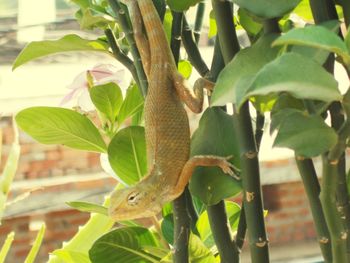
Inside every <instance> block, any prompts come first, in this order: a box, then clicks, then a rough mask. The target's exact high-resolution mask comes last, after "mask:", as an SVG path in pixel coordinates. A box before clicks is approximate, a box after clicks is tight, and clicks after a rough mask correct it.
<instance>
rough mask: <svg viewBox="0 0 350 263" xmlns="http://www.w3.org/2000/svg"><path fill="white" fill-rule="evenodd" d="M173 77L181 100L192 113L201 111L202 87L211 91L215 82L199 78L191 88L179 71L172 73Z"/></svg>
mask: <svg viewBox="0 0 350 263" xmlns="http://www.w3.org/2000/svg"><path fill="white" fill-rule="evenodd" d="M173 79H174V86H175V89H176V92H177V94H178V96H179V98H180V99H181V100H182V102H184V103H185V104H186V105H187V107H189V108H190V110H191V111H193V112H194V113H200V112H202V109H203V99H204V95H203V89H207V90H209V91H212V90H213V88H214V85H215V83H213V82H211V81H209V80H207V79H205V78H199V79H198V80H197V81H196V82H195V84H194V87H193V90H192V89H191V88H190V87H189V86H188V84H187V83H186V80H185V79H184V78H183V77H182V75H181V74H180V73H178V72H176V73H174V74H173Z"/></svg>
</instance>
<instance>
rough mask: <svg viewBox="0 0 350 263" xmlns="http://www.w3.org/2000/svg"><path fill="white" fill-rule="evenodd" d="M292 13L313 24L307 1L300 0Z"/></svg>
mask: <svg viewBox="0 0 350 263" xmlns="http://www.w3.org/2000/svg"><path fill="white" fill-rule="evenodd" d="M293 13H295V14H297V15H298V16H299V17H301V18H303V19H304V20H306V21H307V22H313V20H314V18H313V16H312V12H311V8H310V2H309V0H302V1H301V2H300V3H299V4H298V6H297V7H296V8H295V9H294V10H293Z"/></svg>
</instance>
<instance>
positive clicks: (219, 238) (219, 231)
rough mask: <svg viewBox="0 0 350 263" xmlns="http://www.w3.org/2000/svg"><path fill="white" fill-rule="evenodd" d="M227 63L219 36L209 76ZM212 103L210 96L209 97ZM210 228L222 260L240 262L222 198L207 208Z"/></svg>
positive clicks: (215, 77) (213, 75) (214, 79)
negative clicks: (224, 59) (224, 60)
mask: <svg viewBox="0 0 350 263" xmlns="http://www.w3.org/2000/svg"><path fill="white" fill-rule="evenodd" d="M224 66H225V63H224V62H223V57H222V53H221V48H220V43H219V38H218V37H217V38H216V41H215V47H214V54H213V60H212V65H211V70H210V72H209V74H208V78H209V80H211V81H214V82H215V81H216V79H217V77H218V75H219V73H220V71H221V70H222V69H223V68H224ZM209 103H210V98H209ZM207 212H208V218H209V224H210V229H211V232H212V234H213V237H214V240H215V244H216V247H217V248H218V251H219V254H220V258H221V261H222V262H239V252H240V250H239V249H238V247H237V245H236V242H235V240H233V239H232V237H231V229H230V225H229V220H228V218H227V214H226V208H225V202H224V201H223V200H222V201H220V202H219V203H218V204H216V205H212V206H208V208H207Z"/></svg>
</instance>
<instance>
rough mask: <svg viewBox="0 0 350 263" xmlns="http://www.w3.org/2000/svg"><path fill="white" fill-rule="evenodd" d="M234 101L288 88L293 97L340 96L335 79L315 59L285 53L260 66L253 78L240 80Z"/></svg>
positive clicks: (241, 100)
mask: <svg viewBox="0 0 350 263" xmlns="http://www.w3.org/2000/svg"><path fill="white" fill-rule="evenodd" d="M240 84H241V86H238V87H237V90H236V99H237V101H236V102H235V103H236V105H237V106H239V107H240V106H241V105H242V104H243V103H244V102H245V101H246V100H247V99H248V98H250V97H254V96H266V95H270V94H274V93H275V94H276V93H281V92H287V93H289V94H290V95H292V96H294V97H295V98H300V99H311V100H320V101H325V102H330V101H336V100H340V99H341V98H342V96H341V94H340V92H339V90H338V88H337V86H338V84H337V81H336V80H335V79H334V78H333V76H332V75H331V74H329V73H328V72H327V71H326V70H325V69H324V68H323V67H322V66H321V65H319V64H318V63H317V62H315V61H312V60H309V59H307V58H305V57H303V56H301V55H299V54H296V53H285V54H283V55H282V56H280V57H278V58H277V59H275V60H274V61H272V62H270V63H269V64H267V65H266V66H265V67H263V68H262V69H261V70H260V71H259V73H258V74H257V76H256V77H255V79H253V80H251V79H246V82H244V81H242V82H241V83H240Z"/></svg>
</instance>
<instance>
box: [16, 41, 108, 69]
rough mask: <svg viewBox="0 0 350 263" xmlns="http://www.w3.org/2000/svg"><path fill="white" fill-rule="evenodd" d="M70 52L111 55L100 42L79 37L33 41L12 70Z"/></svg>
mask: <svg viewBox="0 0 350 263" xmlns="http://www.w3.org/2000/svg"><path fill="white" fill-rule="evenodd" d="M68 51H97V52H102V53H105V54H109V55H111V53H110V52H109V51H108V45H107V44H106V43H104V42H102V41H99V40H87V39H83V38H81V37H79V36H77V35H74V34H71V35H66V36H64V37H63V38H61V39H58V40H45V41H33V42H31V43H29V44H28V45H26V46H25V47H24V48H23V49H22V51H21V53H19V55H18V56H17V58H16V60H15V62H14V63H13V66H12V69H13V70H14V69H16V68H17V67H19V66H21V65H23V64H25V63H27V62H29V61H32V60H34V59H37V58H41V57H45V56H48V55H52V54H56V53H61V52H68Z"/></svg>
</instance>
